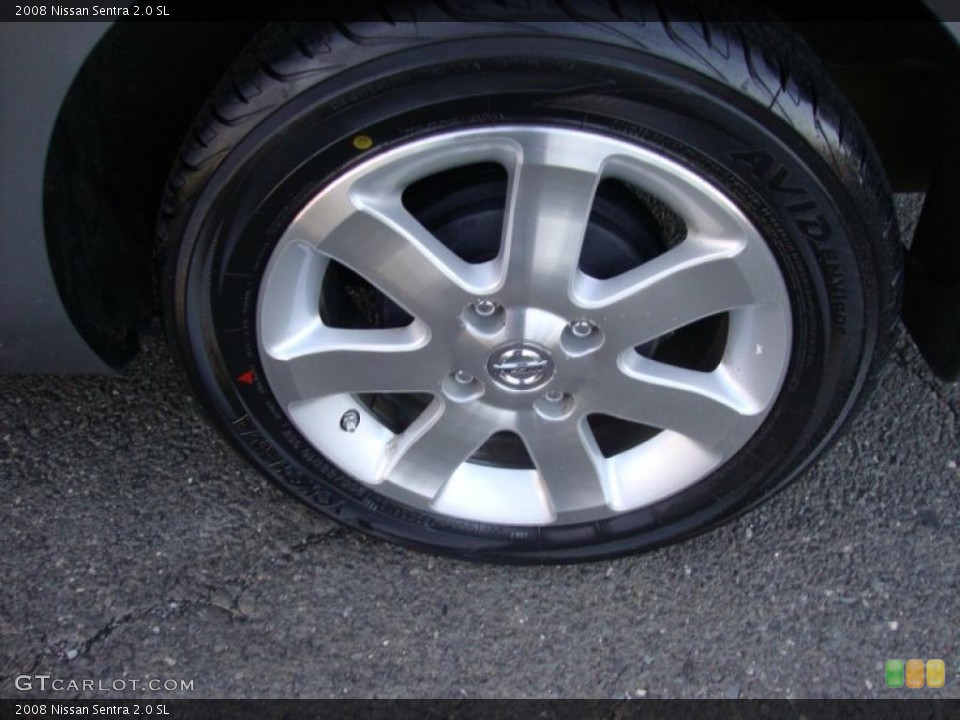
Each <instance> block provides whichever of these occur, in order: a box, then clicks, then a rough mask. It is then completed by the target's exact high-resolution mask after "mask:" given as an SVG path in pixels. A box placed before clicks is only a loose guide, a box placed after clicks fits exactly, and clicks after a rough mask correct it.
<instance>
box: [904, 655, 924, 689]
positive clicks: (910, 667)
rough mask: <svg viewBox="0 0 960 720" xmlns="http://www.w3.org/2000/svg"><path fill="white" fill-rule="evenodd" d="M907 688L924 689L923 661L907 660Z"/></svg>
mask: <svg viewBox="0 0 960 720" xmlns="http://www.w3.org/2000/svg"><path fill="white" fill-rule="evenodd" d="M906 684H907V687H908V688H922V687H923V660H907V683H906Z"/></svg>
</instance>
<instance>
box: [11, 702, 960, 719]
mask: <svg viewBox="0 0 960 720" xmlns="http://www.w3.org/2000/svg"><path fill="white" fill-rule="evenodd" d="M79 716H88V717H139V718H160V719H164V718H166V719H169V720H246V719H247V718H250V719H251V720H266V719H269V718H282V719H283V720H300V719H301V718H302V720H315V719H317V718H319V719H322V720H327V719H328V718H330V719H332V720H339V719H340V718H343V719H344V720H353V719H354V718H356V720H361V719H362V720H404V718H407V717H409V718H418V719H421V718H422V719H424V720H594V719H596V720H601V719H602V720H633V719H634V718H637V719H640V718H650V719H651V720H652V719H653V718H670V720H713V718H717V719H719V718H730V717H736V718H740V719H741V720H753V719H754V718H756V719H757V720H760V719H761V718H762V719H764V720H780V719H781V718H783V719H788V718H789V719H791V720H834V719H836V720H841V718H842V719H843V720H859V719H861V718H862V720H888V719H890V720H893V719H894V718H897V719H899V718H903V719H904V720H914V719H917V720H919V719H924V720H926V719H929V720H940V719H941V718H942V719H944V720H946V719H947V718H955V717H960V700H793V701H791V700H743V701H728V700H640V701H618V700H157V701H150V702H140V701H129V700H123V701H99V700H62V701H49V700H34V701H30V700H16V701H14V700H0V719H2V720H6V719H7V718H11V719H12V718H55V717H79Z"/></svg>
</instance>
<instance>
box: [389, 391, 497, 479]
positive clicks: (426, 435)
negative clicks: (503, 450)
mask: <svg viewBox="0 0 960 720" xmlns="http://www.w3.org/2000/svg"><path fill="white" fill-rule="evenodd" d="M497 429H498V428H497V426H496V424H495V422H494V416H493V415H492V414H491V413H488V412H484V411H483V410H482V409H481V408H479V407H478V406H476V405H473V404H470V403H465V404H462V403H456V402H451V401H448V400H443V399H440V398H437V399H435V400H434V401H433V402H432V403H431V404H430V405H429V406H428V407H427V409H426V410H424V411H423V412H422V413H421V414H420V417H418V418H417V419H416V420H415V421H414V422H413V424H412V425H410V427H408V428H407V429H406V430H405V431H404V432H403V433H402V434H401V435H399V436H398V437H397V439H396V442H395V443H394V444H393V446H392V448H391V449H390V450H389V451H388V453H387V456H386V458H385V459H384V471H383V474H384V475H385V476H386V478H387V479H388V480H389V481H390V482H391V483H393V484H394V485H399V486H400V487H403V488H405V489H407V490H410V491H412V492H415V493H417V494H418V495H422V496H424V497H428V498H433V497H435V496H436V495H437V494H438V493H439V492H440V489H441V488H442V487H443V485H444V484H445V483H446V482H447V481H448V480H449V479H450V478H451V477H452V476H453V474H454V473H455V472H456V471H457V469H458V468H459V467H460V466H461V465H463V463H464V462H465V461H466V460H467V458H469V457H470V456H471V455H472V454H473V453H474V452H475V451H476V449H477V448H479V447H480V446H481V445H482V444H483V443H484V442H485V441H486V440H487V439H488V438H489V437H490V436H491V435H493V434H494V433H495V432H496V431H497Z"/></svg>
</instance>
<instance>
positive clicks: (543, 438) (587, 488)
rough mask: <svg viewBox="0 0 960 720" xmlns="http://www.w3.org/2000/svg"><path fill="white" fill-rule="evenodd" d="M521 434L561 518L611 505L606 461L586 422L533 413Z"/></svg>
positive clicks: (521, 425) (523, 425) (525, 422)
mask: <svg viewBox="0 0 960 720" xmlns="http://www.w3.org/2000/svg"><path fill="white" fill-rule="evenodd" d="M517 432H518V433H519V435H520V437H521V438H522V439H523V442H524V445H526V447H527V452H529V453H530V457H531V459H532V460H533V464H534V465H535V466H536V468H537V470H538V472H539V473H540V478H541V482H542V483H543V485H544V486H545V489H546V491H547V494H548V495H549V497H550V502H551V504H552V505H553V509H554V511H555V512H556V513H557V514H562V513H564V512H572V511H576V510H583V509H584V508H596V507H603V506H604V505H605V504H606V503H607V500H606V495H605V492H604V490H605V486H606V484H607V478H606V461H605V459H604V457H603V455H602V454H601V452H600V449H599V448H598V447H597V443H596V440H594V437H593V433H592V431H591V430H590V426H589V425H588V424H587V422H586V420H585V419H584V418H582V417H581V418H576V417H571V418H568V419H566V420H559V421H558V420H544V419H542V418H540V417H539V416H537V415H534V414H532V413H531V414H529V415H527V416H526V417H525V418H524V419H523V420H521V421H520V424H519V426H518V430H517Z"/></svg>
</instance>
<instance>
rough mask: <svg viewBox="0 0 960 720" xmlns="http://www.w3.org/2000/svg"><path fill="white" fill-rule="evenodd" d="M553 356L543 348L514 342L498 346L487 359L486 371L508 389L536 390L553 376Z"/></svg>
mask: <svg viewBox="0 0 960 720" xmlns="http://www.w3.org/2000/svg"><path fill="white" fill-rule="evenodd" d="M553 370H554V368H553V358H551V357H550V353H548V352H547V351H546V350H544V349H543V348H540V347H537V346H536V345H531V344H530V343H516V344H513V345H508V346H507V347H504V348H500V349H499V350H497V351H496V352H495V353H493V355H491V356H490V360H489V361H487V372H489V373H490V377H492V378H493V379H494V381H496V383H497V384H498V385H500V386H501V387H505V388H507V389H508V390H536V389H537V388H539V387H541V386H542V385H545V384H546V383H547V381H548V380H550V378H552V377H553Z"/></svg>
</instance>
